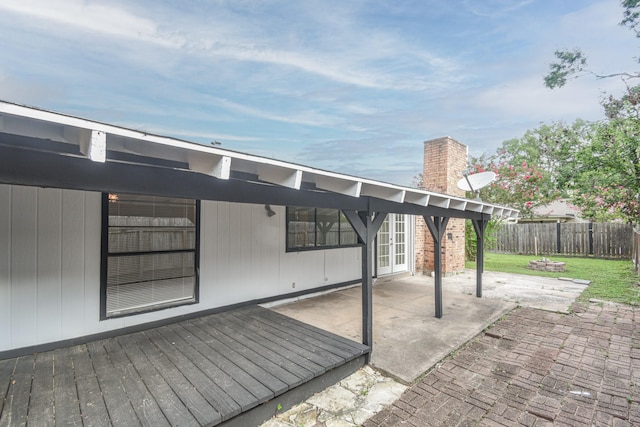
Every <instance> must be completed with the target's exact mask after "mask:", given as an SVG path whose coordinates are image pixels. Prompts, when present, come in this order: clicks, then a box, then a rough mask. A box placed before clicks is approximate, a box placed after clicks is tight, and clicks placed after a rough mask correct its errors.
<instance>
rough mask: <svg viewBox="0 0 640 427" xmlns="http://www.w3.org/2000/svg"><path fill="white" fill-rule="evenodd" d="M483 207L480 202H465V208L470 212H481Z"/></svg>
mask: <svg viewBox="0 0 640 427" xmlns="http://www.w3.org/2000/svg"><path fill="white" fill-rule="evenodd" d="M483 208H484V205H483V204H482V203H476V202H472V201H469V202H467V210H470V211H471V212H480V213H482V210H483Z"/></svg>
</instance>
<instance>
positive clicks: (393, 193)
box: [361, 183, 407, 203]
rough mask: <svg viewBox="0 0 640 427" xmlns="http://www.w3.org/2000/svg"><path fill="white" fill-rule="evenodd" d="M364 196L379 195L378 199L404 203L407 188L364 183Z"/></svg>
mask: <svg viewBox="0 0 640 427" xmlns="http://www.w3.org/2000/svg"><path fill="white" fill-rule="evenodd" d="M361 194H362V195H363V196H371V197H377V198H378V199H383V200H389V201H390V202H396V203H404V197H405V195H406V194H407V192H406V190H403V189H400V188H395V187H382V186H376V185H371V184H367V183H364V184H363V185H362V192H361Z"/></svg>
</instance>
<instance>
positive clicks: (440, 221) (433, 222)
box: [423, 215, 449, 319]
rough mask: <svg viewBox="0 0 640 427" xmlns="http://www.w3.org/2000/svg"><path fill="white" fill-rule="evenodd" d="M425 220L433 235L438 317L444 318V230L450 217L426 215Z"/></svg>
mask: <svg viewBox="0 0 640 427" xmlns="http://www.w3.org/2000/svg"><path fill="white" fill-rule="evenodd" d="M423 218H424V221H425V222H426V223H427V228H429V231H430V232H431V236H432V237H433V273H434V275H435V277H434V293H435V299H436V301H435V303H436V317H437V318H438V319H440V318H442V238H443V237H444V232H445V230H446V229H447V223H448V222H449V217H444V218H441V217H439V216H434V217H433V218H431V217H430V216H428V215H424V217H423Z"/></svg>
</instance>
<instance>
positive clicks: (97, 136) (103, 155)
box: [78, 130, 107, 163]
mask: <svg viewBox="0 0 640 427" xmlns="http://www.w3.org/2000/svg"><path fill="white" fill-rule="evenodd" d="M78 139H79V141H78V142H79V144H80V152H81V153H82V154H84V155H85V156H86V157H87V158H88V159H90V160H92V161H94V162H98V163H104V162H106V161H107V133H106V132H103V131H101V130H92V131H91V133H90V134H89V133H87V134H84V135H80V136H79V138H78Z"/></svg>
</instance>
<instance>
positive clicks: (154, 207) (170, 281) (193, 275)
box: [101, 193, 200, 319]
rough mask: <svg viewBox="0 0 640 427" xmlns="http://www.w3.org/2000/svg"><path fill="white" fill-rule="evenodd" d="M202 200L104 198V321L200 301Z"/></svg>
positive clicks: (102, 305) (145, 197) (120, 195)
mask: <svg viewBox="0 0 640 427" xmlns="http://www.w3.org/2000/svg"><path fill="white" fill-rule="evenodd" d="M199 207H200V206H199V202H198V201H196V200H192V199H182V198H174V197H158V196H141V195H130V194H115V193H110V194H104V195H103V219H102V221H103V236H102V238H103V243H102V251H103V264H102V292H101V317H102V318H103V319H105V318H110V317H118V316H123V315H128V314H134V313H140V312H145V311H151V310H157V309H161V308H166V307H172V306H176V305H182V304H189V303H194V302H197V300H198V233H199Z"/></svg>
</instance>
